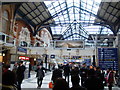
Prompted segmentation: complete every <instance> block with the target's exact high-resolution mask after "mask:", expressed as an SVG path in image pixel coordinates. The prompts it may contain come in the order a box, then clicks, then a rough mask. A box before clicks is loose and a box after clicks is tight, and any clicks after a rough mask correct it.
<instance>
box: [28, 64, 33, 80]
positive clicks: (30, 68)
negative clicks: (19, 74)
mask: <svg viewBox="0 0 120 90" xmlns="http://www.w3.org/2000/svg"><path fill="white" fill-rule="evenodd" d="M31 70H32V66H31V63H29V71H28V78H30V72H31Z"/></svg>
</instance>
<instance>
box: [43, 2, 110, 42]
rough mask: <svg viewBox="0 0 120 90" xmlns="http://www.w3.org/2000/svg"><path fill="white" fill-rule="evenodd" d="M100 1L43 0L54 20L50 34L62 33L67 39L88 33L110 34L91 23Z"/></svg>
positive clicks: (73, 38)
mask: <svg viewBox="0 0 120 90" xmlns="http://www.w3.org/2000/svg"><path fill="white" fill-rule="evenodd" d="M100 2H101V0H57V1H44V3H45V4H46V6H47V8H48V10H49V12H50V14H51V16H52V17H53V19H54V21H55V25H51V30H52V34H53V35H54V34H62V35H63V37H64V39H68V40H79V39H87V38H88V36H89V34H96V33H98V34H100V33H102V34H103V33H104V34H105V33H106V32H107V31H109V34H111V33H112V32H111V31H110V30H108V29H106V28H105V27H103V26H94V25H93V24H94V21H95V18H96V17H97V11H98V9H99V5H100ZM103 31H104V32H103ZM107 33H108V32H107ZM107 33H106V34H107Z"/></svg>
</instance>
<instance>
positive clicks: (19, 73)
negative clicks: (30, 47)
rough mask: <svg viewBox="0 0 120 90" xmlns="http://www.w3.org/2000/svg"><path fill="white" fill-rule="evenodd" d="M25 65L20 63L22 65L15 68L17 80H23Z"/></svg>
mask: <svg viewBox="0 0 120 90" xmlns="http://www.w3.org/2000/svg"><path fill="white" fill-rule="evenodd" d="M25 69H26V68H25V66H24V65H22V66H19V67H18V69H17V72H16V74H17V80H18V81H19V80H23V79H24V72H25Z"/></svg>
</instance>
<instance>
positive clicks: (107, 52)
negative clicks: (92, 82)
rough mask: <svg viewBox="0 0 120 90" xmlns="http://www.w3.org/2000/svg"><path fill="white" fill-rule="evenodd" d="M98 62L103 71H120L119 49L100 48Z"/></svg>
mask: <svg viewBox="0 0 120 90" xmlns="http://www.w3.org/2000/svg"><path fill="white" fill-rule="evenodd" d="M98 61H99V66H100V67H101V69H103V70H105V69H108V68H112V69H113V70H118V49H117V48H98Z"/></svg>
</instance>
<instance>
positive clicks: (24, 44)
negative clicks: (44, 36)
mask: <svg viewBox="0 0 120 90" xmlns="http://www.w3.org/2000/svg"><path fill="white" fill-rule="evenodd" d="M20 46H22V47H27V46H28V44H27V42H25V41H21V42H20Z"/></svg>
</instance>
